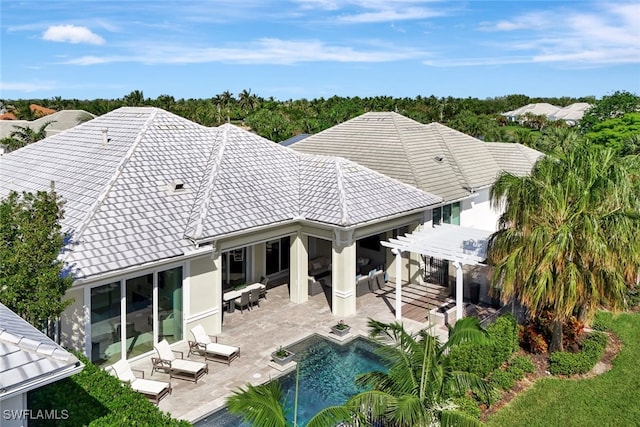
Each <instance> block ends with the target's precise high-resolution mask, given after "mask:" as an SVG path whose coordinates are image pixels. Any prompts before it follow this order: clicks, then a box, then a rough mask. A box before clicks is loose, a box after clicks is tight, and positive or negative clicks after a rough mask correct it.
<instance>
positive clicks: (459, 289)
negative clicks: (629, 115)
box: [452, 261, 464, 320]
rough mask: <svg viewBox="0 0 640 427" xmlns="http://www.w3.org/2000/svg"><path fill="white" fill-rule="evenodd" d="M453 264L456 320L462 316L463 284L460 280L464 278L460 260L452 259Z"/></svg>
mask: <svg viewBox="0 0 640 427" xmlns="http://www.w3.org/2000/svg"><path fill="white" fill-rule="evenodd" d="M452 262H453V266H454V267H455V268H456V320H460V319H462V316H463V310H462V308H463V297H464V286H463V283H462V281H463V280H464V274H463V271H462V264H461V263H460V261H452Z"/></svg>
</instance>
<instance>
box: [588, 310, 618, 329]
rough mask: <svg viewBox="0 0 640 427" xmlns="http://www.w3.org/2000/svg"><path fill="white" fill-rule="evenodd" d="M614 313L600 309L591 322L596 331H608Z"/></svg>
mask: <svg viewBox="0 0 640 427" xmlns="http://www.w3.org/2000/svg"><path fill="white" fill-rule="evenodd" d="M612 322H613V315H612V314H611V313H610V312H608V311H599V312H597V313H596V316H595V317H594V319H593V322H592V323H591V327H592V328H593V329H595V330H596V331H608V330H609V329H611V323H612Z"/></svg>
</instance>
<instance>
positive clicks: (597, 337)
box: [549, 332, 608, 375]
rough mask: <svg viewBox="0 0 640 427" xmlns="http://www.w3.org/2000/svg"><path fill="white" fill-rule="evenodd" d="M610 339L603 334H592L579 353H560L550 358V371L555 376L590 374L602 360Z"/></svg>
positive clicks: (585, 340)
mask: <svg viewBox="0 0 640 427" xmlns="http://www.w3.org/2000/svg"><path fill="white" fill-rule="evenodd" d="M607 341H608V337H607V335H606V334H604V333H602V332H592V333H590V334H589V335H587V337H586V338H585V339H584V342H583V343H582V348H581V349H580V351H579V352H577V353H569V352H564V351H562V352H561V351H558V352H555V353H552V354H551V356H550V357H549V371H550V372H551V373H552V374H553V375H574V374H585V373H587V372H589V371H590V370H591V369H593V367H594V366H595V364H596V363H598V361H599V360H600V359H601V358H602V355H603V354H604V349H605V347H606V346H607Z"/></svg>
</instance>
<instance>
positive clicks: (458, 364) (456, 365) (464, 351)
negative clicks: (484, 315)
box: [449, 313, 519, 378]
mask: <svg viewBox="0 0 640 427" xmlns="http://www.w3.org/2000/svg"><path fill="white" fill-rule="evenodd" d="M487 333H488V334H489V338H490V340H491V342H490V343H488V344H462V345H459V346H456V347H455V348H452V349H451V351H450V353H449V363H450V364H451V366H452V368H453V369H454V370H457V371H464V372H471V373H473V374H476V375H478V376H480V377H482V378H485V377H486V376H487V375H489V373H490V372H491V371H493V370H494V369H496V368H498V367H499V366H500V365H502V364H503V363H504V362H505V361H506V360H507V359H508V358H509V356H510V355H511V354H513V353H514V352H515V351H516V350H518V348H519V347H518V328H517V322H516V319H515V318H514V317H513V315H511V314H510V313H507V314H505V315H502V316H500V317H498V319H496V321H495V322H494V323H492V324H491V325H489V326H488V327H487Z"/></svg>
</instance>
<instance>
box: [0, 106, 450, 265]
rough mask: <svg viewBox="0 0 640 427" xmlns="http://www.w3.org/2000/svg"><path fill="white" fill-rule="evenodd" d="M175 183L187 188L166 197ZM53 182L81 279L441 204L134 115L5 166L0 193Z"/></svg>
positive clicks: (116, 114)
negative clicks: (293, 225)
mask: <svg viewBox="0 0 640 427" xmlns="http://www.w3.org/2000/svg"><path fill="white" fill-rule="evenodd" d="M105 129H106V134H107V136H108V141H107V142H105V141H104V132H103V131H104V130H105ZM27 165H28V166H27ZM176 179H178V180H181V181H182V182H183V184H184V189H183V190H180V191H176V192H171V191H170V190H169V189H168V186H169V184H170V183H171V182H173V181H174V180H176ZM50 181H54V182H55V188H56V190H57V191H58V192H59V194H60V195H61V196H62V197H63V199H64V200H65V203H66V204H65V217H64V220H63V226H64V228H65V231H68V232H70V233H72V239H73V241H74V244H73V245H72V246H71V247H70V249H71V250H70V251H68V252H67V253H66V258H65V261H66V262H67V263H68V264H69V265H70V266H71V267H72V270H73V271H74V273H75V275H76V277H88V276H92V275H96V274H100V273H104V272H107V271H112V270H117V269H121V268H126V267H129V266H132V265H140V264H143V263H147V262H152V261H155V260H158V259H165V258H170V257H174V256H178V255H181V254H182V253H183V252H184V250H185V249H186V248H188V247H190V246H191V245H192V242H191V240H196V241H204V240H211V239H215V238H219V237H220V236H224V235H228V234H231V233H238V232H247V231H250V230H251V229H254V228H256V227H261V226H267V225H272V224H277V223H282V222H284V221H292V220H295V219H299V218H306V219H309V220H313V221H319V222H323V223H327V224H334V225H357V224H359V223H362V222H366V221H373V220H380V219H384V218H386V217H388V216H392V215H396V214H399V213H402V212H407V211H410V210H413V209H421V208H426V207H427V206H429V205H430V204H433V203H437V202H438V201H440V200H441V199H439V198H438V197H434V196H433V195H430V194H426V193H424V192H422V191H419V190H416V189H415V188H412V187H410V186H407V185H406V184H402V183H401V182H398V181H396V180H393V179H389V178H387V177H385V176H382V175H380V174H378V173H376V172H373V171H371V170H368V169H366V168H364V167H362V166H358V165H355V164H353V163H351V162H348V161H345V160H341V159H336V158H325V157H318V156H310V155H306V154H301V153H299V152H296V151H293V150H291V149H290V148H287V147H282V146H279V145H278V144H275V143H273V142H272V141H269V140H266V139H264V138H261V137H259V136H257V135H255V134H252V133H250V132H247V131H244V130H242V129H240V128H238V127H235V126H233V125H229V124H227V125H224V126H221V127H219V128H207V127H204V126H200V125H198V124H196V123H193V122H190V121H188V120H186V119H183V118H181V117H178V116H176V115H173V114H171V113H168V112H166V111H163V110H159V109H155V108H135V107H127V108H121V109H118V110H115V111H113V112H111V113H108V114H105V115H104V116H101V117H98V118H96V119H94V120H91V121H90V122H87V123H84V124H82V125H79V126H76V127H74V128H72V129H70V130H67V131H65V132H63V133H62V134H60V135H56V136H53V137H50V138H47V139H45V140H42V141H39V142H37V143H34V144H31V145H29V146H27V147H24V148H22V149H20V150H17V151H15V152H12V153H10V154H8V155H5V156H3V157H0V196H4V195H6V194H7V193H8V192H9V191H10V190H18V191H22V190H25V191H36V190H43V189H47V188H48V187H49V183H50Z"/></svg>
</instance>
